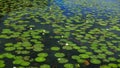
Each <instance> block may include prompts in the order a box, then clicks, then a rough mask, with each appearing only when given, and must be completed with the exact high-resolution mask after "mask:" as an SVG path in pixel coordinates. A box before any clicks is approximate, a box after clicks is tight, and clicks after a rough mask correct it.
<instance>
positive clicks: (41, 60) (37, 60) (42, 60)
mask: <svg viewBox="0 0 120 68" xmlns="http://www.w3.org/2000/svg"><path fill="white" fill-rule="evenodd" d="M45 60H46V58H44V57H36V58H35V61H36V62H44V61H45Z"/></svg>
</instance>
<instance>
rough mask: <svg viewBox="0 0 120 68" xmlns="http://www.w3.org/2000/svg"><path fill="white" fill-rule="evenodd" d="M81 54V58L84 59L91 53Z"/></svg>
mask: <svg viewBox="0 0 120 68" xmlns="http://www.w3.org/2000/svg"><path fill="white" fill-rule="evenodd" d="M79 56H80V58H83V59H87V58H89V55H87V54H80V55H79Z"/></svg>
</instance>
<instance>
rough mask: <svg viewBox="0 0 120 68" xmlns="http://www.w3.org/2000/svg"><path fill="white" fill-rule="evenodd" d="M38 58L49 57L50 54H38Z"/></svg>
mask: <svg viewBox="0 0 120 68" xmlns="http://www.w3.org/2000/svg"><path fill="white" fill-rule="evenodd" d="M37 56H39V57H47V56H48V54H47V53H38V54H37Z"/></svg>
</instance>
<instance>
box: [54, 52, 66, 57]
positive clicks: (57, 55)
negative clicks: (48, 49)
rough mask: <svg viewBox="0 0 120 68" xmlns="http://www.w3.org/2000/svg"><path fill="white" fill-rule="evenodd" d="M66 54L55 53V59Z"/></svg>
mask: <svg viewBox="0 0 120 68" xmlns="http://www.w3.org/2000/svg"><path fill="white" fill-rule="evenodd" d="M64 56H65V54H64V53H55V57H64Z"/></svg>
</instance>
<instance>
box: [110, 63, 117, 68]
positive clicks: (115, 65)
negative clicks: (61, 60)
mask: <svg viewBox="0 0 120 68" xmlns="http://www.w3.org/2000/svg"><path fill="white" fill-rule="evenodd" d="M108 66H109V67H111V68H112V67H113V68H117V67H118V66H117V64H115V63H109V64H108Z"/></svg>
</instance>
